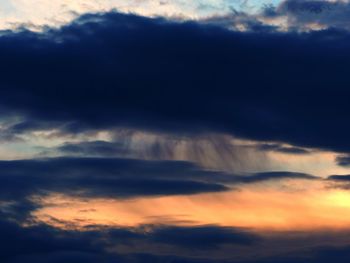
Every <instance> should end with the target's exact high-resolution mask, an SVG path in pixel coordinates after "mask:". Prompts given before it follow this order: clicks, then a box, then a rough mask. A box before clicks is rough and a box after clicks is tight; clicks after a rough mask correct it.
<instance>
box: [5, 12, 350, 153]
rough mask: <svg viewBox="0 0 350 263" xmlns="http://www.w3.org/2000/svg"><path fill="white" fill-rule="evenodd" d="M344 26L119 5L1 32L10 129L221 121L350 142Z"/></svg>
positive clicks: (256, 131)
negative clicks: (229, 26) (295, 25)
mask: <svg viewBox="0 0 350 263" xmlns="http://www.w3.org/2000/svg"><path fill="white" fill-rule="evenodd" d="M349 39H350V35H349V34H348V32H346V31H342V30H337V29H328V30H324V31H318V32H310V33H296V32H289V33H278V32H275V31H271V30H269V31H265V30H264V31H261V30H258V31H249V32H243V33H242V32H233V31H228V30H225V29H223V28H219V27H215V26H208V25H200V24H198V23H194V22H184V23H175V22H171V21H166V20H164V19H160V18H159V19H149V18H144V17H138V16H133V15H124V14H118V13H108V14H96V15H85V16H83V17H81V18H79V19H78V20H76V21H75V22H74V23H72V24H70V25H67V26H65V27H63V28H61V29H59V30H49V31H48V32H46V33H45V34H36V33H31V32H26V31H23V32H17V33H13V32H4V34H3V35H2V36H1V38H0V56H1V61H2V63H1V65H0V70H1V73H2V75H1V79H0V85H1V87H2V96H1V98H0V105H1V108H2V115H3V116H8V114H9V112H11V114H20V115H22V116H25V120H24V121H23V122H22V123H20V124H17V125H14V126H12V127H11V128H9V130H8V132H9V133H11V134H16V133H21V132H25V131H29V130H37V129H48V128H50V127H53V126H54V127H59V128H61V129H63V130H65V131H67V132H73V133H77V132H81V131H83V130H87V129H92V128H109V127H115V126H123V127H125V126H127V127H135V128H143V129H151V130H161V131H164V130H165V131H168V132H169V131H171V132H175V133H176V132H206V131H213V130H214V131H222V132H228V133H232V134H235V135H237V136H241V137H244V138H250V139H257V140H274V141H283V142H288V143H290V144H294V145H299V146H305V147H317V148H327V149H332V150H336V151H340V152H348V151H349V150H350V144H349V140H348V130H349V122H348V121H347V120H348V111H349V109H348V107H349V106H348V99H347V98H348V97H349V89H348V86H349V84H350V83H349V78H348V68H349V63H350V62H349V61H350V59H349V54H350V52H349V45H348V43H349Z"/></svg>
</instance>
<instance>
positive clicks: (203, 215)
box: [33, 180, 350, 230]
mask: <svg viewBox="0 0 350 263" xmlns="http://www.w3.org/2000/svg"><path fill="white" fill-rule="evenodd" d="M41 204H42V205H44V207H43V208H42V209H40V210H37V211H35V212H34V213H33V215H34V216H35V218H37V220H39V221H44V222H46V223H49V224H52V225H55V226H59V227H67V226H68V227H72V226H74V227H78V228H79V227H82V226H86V225H91V224H102V225H113V226H117V225H120V226H130V227H134V226H139V225H142V224H153V223H160V224H167V223H171V224H175V225H199V224H217V225H222V226H234V227H248V228H253V229H258V230H259V229H260V230H264V229H270V230H313V229H319V228H328V229H340V228H348V227H350V193H349V192H348V191H345V190H340V189H336V188H327V187H326V185H325V183H324V182H322V181H318V182H315V181H313V182H311V181H307V180H290V181H289V182H288V188H286V185H283V184H282V185H281V184H272V183H270V184H269V183H264V184H256V185H250V186H248V187H244V188H242V189H239V190H233V191H230V192H226V193H216V194H199V195H193V196H172V197H152V198H136V199H128V200H117V199H78V198H73V197H69V196H63V195H58V194H57V195H51V196H49V197H47V198H45V199H44V200H41ZM53 219H54V220H53Z"/></svg>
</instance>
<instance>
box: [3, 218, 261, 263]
mask: <svg viewBox="0 0 350 263" xmlns="http://www.w3.org/2000/svg"><path fill="white" fill-rule="evenodd" d="M1 216H2V217H1V220H0V231H1V236H0V248H1V249H0V261H1V262H4V263H10V262H11V263H14V262H28V263H31V262H33V263H34V262H35V263H38V262H42V263H54V262H57V263H58V262H74V263H80V262H84V263H86V262H94V263H96V262H102V263H107V262H108V263H112V262H118V263H136V262H139V263H148V262H209V263H211V262H212V261H211V260H208V261H207V260H205V259H202V260H194V259H193V260H191V259H186V258H181V256H179V257H176V256H159V255H156V254H154V255H152V254H148V255H147V254H133V253H127V254H125V253H124V254H123V255H120V254H118V253H116V252H112V251H108V248H110V247H113V246H116V245H126V246H127V245H130V246H131V247H132V246H133V245H135V246H138V245H142V244H144V243H148V244H150V243H151V244H155V245H157V244H168V245H170V246H172V248H173V250H174V251H176V250H177V249H178V248H183V247H186V248H187V249H197V250H202V251H205V250H207V249H216V248H218V247H219V246H220V245H225V244H226V245H227V244H233V245H239V246H242V245H243V246H249V245H252V244H256V242H259V240H260V238H259V237H258V236H257V235H255V234H252V233H250V232H247V231H244V230H241V229H239V228H228V227H219V226H197V227H175V226H158V227H157V226H149V227H148V228H149V229H150V230H149V231H147V232H145V231H143V227H145V226H143V227H141V228H106V227H102V228H101V227H100V228H95V229H93V228H91V229H89V228H86V229H85V230H84V231H74V230H61V229H55V228H53V227H50V226H46V225H36V226H29V227H23V226H20V225H18V224H16V223H13V222H11V221H7V220H6V219H5V217H4V216H3V215H1Z"/></svg>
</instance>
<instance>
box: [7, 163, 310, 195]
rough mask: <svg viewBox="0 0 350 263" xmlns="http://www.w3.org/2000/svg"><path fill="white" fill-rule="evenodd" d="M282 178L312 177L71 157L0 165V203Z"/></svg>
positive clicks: (203, 188)
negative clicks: (50, 195)
mask: <svg viewBox="0 0 350 263" xmlns="http://www.w3.org/2000/svg"><path fill="white" fill-rule="evenodd" d="M286 178H295V179H316V178H317V177H314V176H311V175H308V174H302V173H292V172H283V171H280V172H264V173H256V174H252V175H233V174H228V173H224V172H217V171H211V170H203V169H201V168H200V167H198V166H196V165H194V164H193V163H190V162H184V161H145V160H137V159H118V158H71V157H65V158H47V159H32V160H16V161H0V199H1V200H16V199H20V198H23V199H25V198H26V197H28V196H30V195H33V194H37V195H40V194H45V193H48V192H61V193H67V194H73V195H75V194H76V195H80V196H90V197H98V196H100V197H117V198H118V197H119V198H128V197H134V196H147V195H176V194H195V193H201V192H220V191H225V190H229V189H230V188H229V187H228V186H226V184H236V183H254V182H259V181H264V180H279V179H286Z"/></svg>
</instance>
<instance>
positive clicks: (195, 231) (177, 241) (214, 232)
mask: <svg viewBox="0 0 350 263" xmlns="http://www.w3.org/2000/svg"><path fill="white" fill-rule="evenodd" d="M150 237H151V240H152V241H155V242H159V243H163V244H164V243H165V244H171V245H175V246H180V247H185V248H189V249H215V248H217V246H219V245H222V244H240V245H252V244H254V243H255V242H257V241H258V240H259V238H258V237H257V236H256V235H254V234H251V233H249V232H244V231H242V230H240V229H234V228H229V227H221V228H220V227H217V226H199V227H176V226H167V227H159V228H158V229H156V230H155V231H154V232H153V233H152V235H151V236H150Z"/></svg>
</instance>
